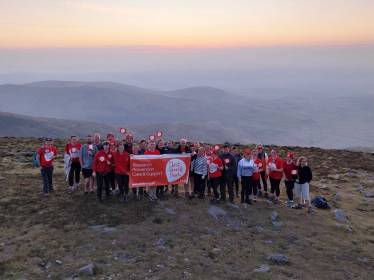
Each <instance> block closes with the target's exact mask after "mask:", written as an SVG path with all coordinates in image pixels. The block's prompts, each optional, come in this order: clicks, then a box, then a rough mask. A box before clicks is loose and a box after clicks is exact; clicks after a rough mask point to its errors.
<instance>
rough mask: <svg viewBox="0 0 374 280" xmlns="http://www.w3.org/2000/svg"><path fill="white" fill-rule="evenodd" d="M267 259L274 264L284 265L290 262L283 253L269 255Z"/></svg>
mask: <svg viewBox="0 0 374 280" xmlns="http://www.w3.org/2000/svg"><path fill="white" fill-rule="evenodd" d="M267 260H268V261H269V262H271V263H273V264H278V265H283V264H288V263H289V260H288V257H287V256H286V255H283V254H273V255H270V256H268V258H267Z"/></svg>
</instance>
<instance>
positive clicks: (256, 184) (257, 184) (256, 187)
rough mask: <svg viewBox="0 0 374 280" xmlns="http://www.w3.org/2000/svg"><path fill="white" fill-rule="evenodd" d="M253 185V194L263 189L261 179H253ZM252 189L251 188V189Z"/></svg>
mask: <svg viewBox="0 0 374 280" xmlns="http://www.w3.org/2000/svg"><path fill="white" fill-rule="evenodd" d="M251 185H252V188H251V189H252V193H253V195H257V192H258V191H259V190H260V189H261V183H260V180H253V179H252V180H251ZM250 191H251V190H250ZM249 194H251V193H249Z"/></svg>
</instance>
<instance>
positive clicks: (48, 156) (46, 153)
mask: <svg viewBox="0 0 374 280" xmlns="http://www.w3.org/2000/svg"><path fill="white" fill-rule="evenodd" d="M57 153H58V152H57V148H56V147H55V146H51V147H49V148H47V147H46V146H43V147H42V148H39V149H38V155H39V161H40V166H41V167H50V166H53V160H54V158H55V157H56V155H57Z"/></svg>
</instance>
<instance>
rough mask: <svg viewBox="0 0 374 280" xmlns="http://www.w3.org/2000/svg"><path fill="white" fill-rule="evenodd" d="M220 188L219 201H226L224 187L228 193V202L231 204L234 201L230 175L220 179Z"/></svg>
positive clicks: (232, 182)
mask: <svg viewBox="0 0 374 280" xmlns="http://www.w3.org/2000/svg"><path fill="white" fill-rule="evenodd" d="M221 178H222V179H221V187H220V194H221V200H226V185H227V191H228V193H229V200H230V201H231V202H233V201H234V177H233V176H232V175H231V176H230V175H223V176H222V177H221Z"/></svg>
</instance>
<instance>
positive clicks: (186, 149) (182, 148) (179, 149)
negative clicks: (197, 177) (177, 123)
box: [174, 139, 193, 198]
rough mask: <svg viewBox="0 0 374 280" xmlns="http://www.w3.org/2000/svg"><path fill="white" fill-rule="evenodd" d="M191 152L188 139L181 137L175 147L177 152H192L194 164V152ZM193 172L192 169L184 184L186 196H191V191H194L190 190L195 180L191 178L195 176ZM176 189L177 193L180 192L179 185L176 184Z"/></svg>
mask: <svg viewBox="0 0 374 280" xmlns="http://www.w3.org/2000/svg"><path fill="white" fill-rule="evenodd" d="M191 152H192V151H191V148H190V147H189V146H188V145H187V139H180V140H179V145H178V146H177V148H176V149H175V153H177V154H191V165H192V153H191ZM190 170H191V168H190ZM191 173H192V171H191V172H190V176H188V181H187V183H186V184H184V185H183V187H184V195H185V197H186V198H190V197H191V193H192V191H191V192H190V183H191V182H192V181H193V180H191V178H193V177H192V176H191ZM174 191H175V192H176V194H177V193H178V186H176V187H175V188H174Z"/></svg>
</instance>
